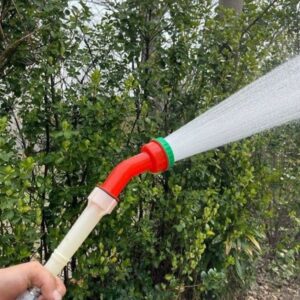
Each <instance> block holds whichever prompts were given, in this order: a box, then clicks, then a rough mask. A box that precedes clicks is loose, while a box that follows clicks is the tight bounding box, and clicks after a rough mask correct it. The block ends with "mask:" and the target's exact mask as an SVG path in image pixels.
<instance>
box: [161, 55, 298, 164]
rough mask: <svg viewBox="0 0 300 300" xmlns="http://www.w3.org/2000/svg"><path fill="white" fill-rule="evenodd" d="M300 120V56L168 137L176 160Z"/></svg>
mask: <svg viewBox="0 0 300 300" xmlns="http://www.w3.org/2000/svg"><path fill="white" fill-rule="evenodd" d="M299 118H300V56H297V57H295V58H294V59H291V60H290V61H288V62H286V63H284V64H283V65H281V66H279V67H277V68H276V69H274V70H273V71H272V72H270V73H268V74H267V75H265V76H263V77H261V78H260V79H258V80H256V81H255V82H253V83H251V84H249V85H248V86H246V87H245V88H243V89H241V90H240V91H238V92H237V93H235V94H233V95H232V96H230V97H229V98H228V99H226V100H225V101H223V102H221V103H220V104H218V105H217V106H215V107H213V108H212V109H210V110H208V111H207V112H205V113H204V114H202V115H200V116H199V117H197V118H196V119H194V120H192V121H191V122H189V123H187V124H186V125H184V126H183V127H181V128H180V129H178V130H176V131H175V132H173V133H172V134H170V135H169V136H167V137H166V140H167V141H168V142H169V144H170V145H171V147H172V149H173V152H174V156H175V161H178V160H181V159H184V158H186V157H189V156H192V155H194V154H197V153H201V152H204V151H207V150H210V149H214V148H216V147H219V146H222V145H225V144H228V143H230V142H234V141H237V140H240V139H242V138H245V137H248V136H250V135H252V134H254V133H258V132H261V131H263V130H266V129H270V128H272V127H275V126H279V125H281V124H284V123H287V122H290V121H293V120H296V119H299Z"/></svg>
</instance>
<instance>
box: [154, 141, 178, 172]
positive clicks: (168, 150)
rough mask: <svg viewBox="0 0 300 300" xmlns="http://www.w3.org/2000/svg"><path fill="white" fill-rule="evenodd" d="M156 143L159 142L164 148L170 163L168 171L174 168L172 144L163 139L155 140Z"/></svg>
mask: <svg viewBox="0 0 300 300" xmlns="http://www.w3.org/2000/svg"><path fill="white" fill-rule="evenodd" d="M154 141H156V142H158V143H159V144H160V145H161V146H162V147H163V148H164V150H165V152H166V155H167V157H168V162H169V165H168V169H170V168H172V167H173V166H174V162H175V159H174V153H173V150H172V148H171V146H170V144H169V143H168V142H167V141H166V140H165V139H164V138H162V137H158V138H156V139H154Z"/></svg>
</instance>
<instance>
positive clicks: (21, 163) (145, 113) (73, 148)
mask: <svg viewBox="0 0 300 300" xmlns="http://www.w3.org/2000/svg"><path fill="white" fill-rule="evenodd" d="M279 2H280V3H281V1H279ZM285 2H286V1H285ZM5 3H6V4H5V6H4V7H2V6H3V5H4V4H1V5H2V6H1V8H3V10H4V11H6V10H7V14H5V16H6V18H4V19H3V21H1V22H2V23H0V25H1V26H0V30H1V29H3V32H4V37H5V43H2V44H1V46H0V68H2V70H3V72H2V75H1V76H0V77H1V79H0V97H1V99H0V108H1V110H0V116H1V117H2V118H1V119H0V120H1V121H0V199H1V208H0V213H1V218H0V230H1V237H0V251H1V258H0V261H1V265H2V266H7V265H10V264H13V263H17V262H20V261H26V260H29V259H30V258H31V257H32V255H33V254H35V255H36V256H37V257H38V258H39V259H40V260H41V261H45V260H47V258H49V255H50V254H51V252H52V251H53V250H54V249H55V247H56V246H57V244H58V243H59V241H60V240H61V239H62V238H63V236H64V235H65V233H66V232H67V230H68V229H69V228H70V226H71V225H72V223H73V222H74V221H75V220H76V218H77V217H78V215H79V214H80V212H81V211H82V209H83V208H84V206H85V205H86V200H85V199H86V196H87V195H88V193H89V192H90V191H91V189H92V188H93V186H94V185H95V183H96V182H102V181H103V180H104V179H105V178H106V176H107V174H108V173H109V171H110V170H111V169H112V168H113V167H114V166H115V164H116V163H117V162H118V161H121V160H123V159H124V158H126V157H128V156H131V155H132V154H134V153H136V152H138V150H139V147H140V145H142V144H143V143H145V142H147V141H148V140H149V139H150V138H152V137H157V136H166V135H168V134H169V133H170V132H172V131H174V130H175V129H177V128H178V127H180V126H181V125H183V124H185V123H186V122H187V121H189V120H191V119H192V118H194V117H195V116H197V115H198V114H199V113H201V112H203V111H205V110H207V109H208V108H210V107H212V106H214V105H215V104H217V103H218V102H220V101H222V100H223V99H225V98H226V97H227V96H228V95H230V94H232V93H233V92H235V91H236V90H238V89H239V88H241V87H242V86H244V85H246V84H247V83H249V82H251V81H252V80H254V79H255V78H256V77H257V76H258V75H261V74H262V73H264V72H265V71H267V70H269V69H271V68H273V67H274V66H275V65H277V64H279V63H280V62H281V61H282V60H284V59H285V58H286V57H287V56H288V55H289V53H287V52H286V50H285V51H284V50H283V51H282V52H280V53H278V51H277V49H278V47H283V48H284V47H286V49H288V48H292V49H293V53H297V51H298V52H299V49H298V48H297V45H298V44H297V43H299V40H297V39H299V36H297V35H296V34H295V32H296V31H297V30H298V31H299V23H297V22H296V21H295V18H297V14H295V12H294V10H293V9H296V10H297V6H295V5H297V1H292V0H289V1H287V3H286V4H285V5H281V4H280V3H278V4H275V2H274V4H272V5H270V3H269V2H268V1H261V2H257V1H251V2H247V3H246V4H245V7H244V13H242V14H241V15H240V16H237V15H236V14H235V13H234V12H233V11H230V10H224V9H222V8H216V9H215V8H214V6H213V4H212V1H158V0H157V1H156V0H155V1H152V2H149V1H136V0H134V1H122V2H116V3H114V4H113V3H110V2H109V3H107V10H106V12H105V14H104V15H103V17H102V18H101V20H99V21H97V22H95V21H93V22H91V17H92V13H91V11H90V9H89V7H88V6H87V4H86V3H85V2H84V1H79V3H78V5H76V6H72V4H71V3H69V5H68V1H50V2H47V4H46V5H45V3H44V1H34V2H30V3H27V2H26V3H25V2H24V1H17V0H15V1H5ZM289 4H290V5H289ZM21 21H22V22H21ZM94 23H95V24H94ZM297 24H298V25H297ZM297 26H298V27H297ZM28 32H30V33H31V38H30V39H27V38H26V39H25V40H24V41H22V43H20V44H18V45H17V47H15V49H14V51H13V53H9V56H7V55H6V54H5V53H7V52H5V51H6V50H7V49H8V48H9V45H11V44H13V43H14V41H17V40H18V39H20V38H21V37H22V36H25V35H26V33H28ZM0 34H1V32H0ZM0 38H1V36H0ZM3 54H5V59H4V60H3V61H1V57H4V56H3ZM2 62H3V64H2ZM297 128H298V127H291V128H290V129H286V128H285V129H283V130H282V132H279V131H276V133H277V135H276V133H274V136H273V135H272V134H273V133H270V135H269V134H267V135H264V136H259V137H255V138H251V139H249V140H247V141H243V142H239V143H234V144H231V145H228V146H226V147H223V148H220V149H217V150H214V151H210V152H208V153H204V154H202V155H200V156H195V157H193V158H191V159H187V160H185V161H182V162H179V163H178V164H177V165H176V166H175V167H174V168H173V169H172V170H170V171H168V172H166V173H164V174H158V175H153V174H143V175H141V176H139V177H138V178H136V179H135V180H133V181H132V182H131V183H130V184H129V185H128V187H127V188H126V190H125V191H124V193H123V194H122V195H121V197H120V198H121V199H122V200H123V201H121V203H120V204H119V206H118V208H117V209H116V212H114V213H113V214H112V215H111V216H109V217H105V218H104V219H103V221H101V224H99V225H98V226H97V228H96V229H95V230H94V231H93V233H92V234H91V236H90V237H89V238H88V239H87V241H86V242H85V243H84V245H83V246H82V247H81V248H80V249H79V250H78V252H77V253H76V255H75V256H74V258H73V259H72V261H71V262H70V263H69V265H68V267H67V268H65V270H64V273H63V275H64V279H65V282H66V284H67V286H68V296H67V299H78V300H80V299H201V298H204V299H211V298H221V297H222V296H224V295H226V293H228V294H230V293H231V292H232V291H235V290H238V289H241V288H243V287H245V286H247V284H248V283H249V282H250V280H251V279H252V278H253V267H254V265H255V261H256V258H257V257H258V256H259V255H261V254H262V253H267V250H266V249H265V247H262V244H263V243H262V242H263V241H268V242H270V245H271V246H272V247H273V248H272V249H276V250H275V253H272V255H273V257H274V258H276V257H277V256H280V260H284V264H282V265H281V266H282V268H283V271H285V270H289V271H291V274H290V275H289V276H292V275H293V274H294V273H293V272H294V271H295V272H296V270H297V268H296V267H295V268H294V269H293V268H292V265H294V263H295V262H296V261H297V255H299V243H298V244H297V239H299V236H298V235H297V232H299V230H298V231H297V232H296V230H295V228H296V229H298V228H299V206H298V205H297V204H296V203H297V201H296V200H297V199H299V188H297V186H299V152H297V149H299V145H298V144H299V143H298V144H297V142H296V141H299V140H300V139H299V137H298V136H297V135H296V133H295V132H299V130H298V129H297ZM279 136H280V137H281V138H279ZM291 153H292V154H291ZM272 155H273V156H275V158H274V157H273V156H272ZM283 158H284V159H283ZM274 159H275V161H278V165H276V167H274V166H273V165H272V163H273V161H274ZM279 162H281V163H279ZM281 178H283V179H281ZM274 193H275V194H276V195H278V197H276V198H274V197H273V196H274ZM283 216H284V218H286V219H285V221H286V222H285V223H284V224H282V225H280V226H278V225H279V221H280V220H281V219H282V217H283ZM276 226H277V227H276ZM274 228H276V230H277V231H274V232H273V230H274ZM274 234H275V235H276V236H277V239H276V241H275V242H274V243H272V241H273V240H272V237H273V235H274ZM278 234H279V235H278ZM277 263H278V260H274V261H273V264H272V265H271V266H272V268H273V270H274V272H275V273H280V272H281V271H280V270H279V269H278V265H277ZM276 267H277V269H276Z"/></svg>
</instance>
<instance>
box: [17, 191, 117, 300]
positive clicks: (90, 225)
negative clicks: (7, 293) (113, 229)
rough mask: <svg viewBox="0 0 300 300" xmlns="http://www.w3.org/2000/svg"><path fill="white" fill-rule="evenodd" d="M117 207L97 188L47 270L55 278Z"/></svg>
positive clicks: (23, 299)
mask: <svg viewBox="0 0 300 300" xmlns="http://www.w3.org/2000/svg"><path fill="white" fill-rule="evenodd" d="M116 205H117V201H116V200H115V199H114V198H113V197H111V196H110V195H108V194H107V193H106V192H104V191H103V190H102V189H100V188H98V187H96V188H95V189H94V190H93V191H92V193H91V194H90V195H89V196H88V205H87V207H86V208H85V209H84V211H83V212H82V214H81V215H80V216H79V218H78V219H77V221H76V222H75V224H74V225H73V226H72V228H71V229H70V231H69V232H68V233H67V235H66V236H65V238H64V239H63V240H62V241H61V243H60V244H59V245H58V247H57V248H56V249H55V250H54V252H53V253H52V255H51V257H50V259H49V260H48V261H47V263H46V265H45V268H46V269H47V270H48V271H50V272H51V273H52V274H53V275H54V276H57V275H58V274H60V272H61V271H62V270H63V268H64V267H65V266H66V265H67V263H68V261H69V260H70V259H71V257H72V256H73V255H74V253H75V252H76V251H77V249H78V248H79V247H80V246H81V245H82V243H83V242H84V240H85V239H86V238H87V237H88V235H89V234H90V233H91V231H92V230H93V229H94V227H95V226H96V225H97V223H98V222H99V221H100V220H101V218H102V217H103V216H104V215H107V214H110V213H111V212H112V210H113V209H114V208H115V206H116ZM38 296H39V291H38V290H37V289H33V290H31V291H28V292H26V293H25V294H23V295H22V296H20V297H19V298H18V300H34V299H37V297H38Z"/></svg>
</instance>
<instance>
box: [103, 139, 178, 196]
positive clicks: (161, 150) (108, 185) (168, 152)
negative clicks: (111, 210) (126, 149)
mask: <svg viewBox="0 0 300 300" xmlns="http://www.w3.org/2000/svg"><path fill="white" fill-rule="evenodd" d="M173 164H174V155H173V151H172V149H171V147H170V145H169V144H168V142H167V141H166V140H165V139H163V138H157V139H154V140H152V141H151V142H149V143H148V144H145V145H144V146H142V148H141V153H139V154H137V155H135V156H133V157H131V158H128V159H126V160H124V161H122V162H121V163H119V164H118V165H117V166H116V167H115V168H114V169H113V170H112V172H111V173H110V174H109V176H108V177H107V179H106V180H105V182H104V183H103V184H101V185H99V187H100V188H101V189H103V190H104V191H105V192H106V193H108V194H109V195H111V196H113V197H114V198H115V199H117V198H118V196H119V194H120V193H121V192H122V190H123V189H124V188H125V186H126V185H127V184H128V182H129V181H130V180H131V179H132V178H133V177H134V176H137V175H140V174H142V173H145V172H152V173H158V172H163V171H166V170H167V169H168V168H170V167H172V165H173Z"/></svg>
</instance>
